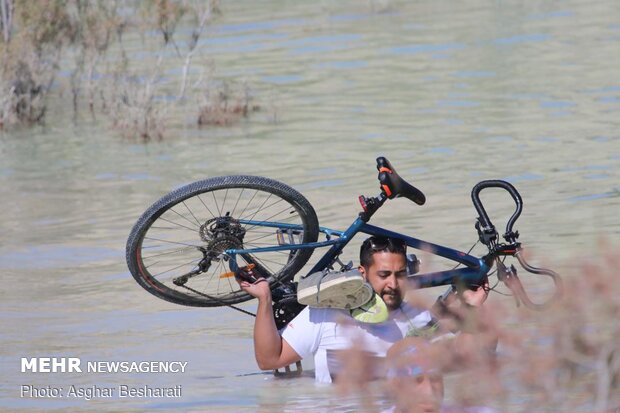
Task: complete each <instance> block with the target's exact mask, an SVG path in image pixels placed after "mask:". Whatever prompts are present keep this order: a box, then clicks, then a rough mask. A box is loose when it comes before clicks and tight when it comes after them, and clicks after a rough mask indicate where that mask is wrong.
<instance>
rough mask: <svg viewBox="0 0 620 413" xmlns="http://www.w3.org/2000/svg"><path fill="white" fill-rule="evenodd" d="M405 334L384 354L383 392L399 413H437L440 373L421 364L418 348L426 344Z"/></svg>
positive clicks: (442, 387) (442, 391) (442, 386)
mask: <svg viewBox="0 0 620 413" xmlns="http://www.w3.org/2000/svg"><path fill="white" fill-rule="evenodd" d="M426 345H427V344H426V343H423V342H422V341H421V340H420V339H418V338H413V337H408V338H405V339H403V340H401V341H399V342H398V343H396V344H394V345H393V346H392V347H391V348H390V350H389V351H388V353H387V357H386V364H387V381H386V385H387V389H386V390H387V393H388V394H389V396H390V398H391V399H392V401H393V402H394V404H395V405H396V408H397V411H398V412H402V413H439V412H440V411H441V404H442V402H443V396H444V383H443V376H442V375H441V373H440V372H438V371H437V370H435V369H431V368H429V367H430V366H428V365H427V366H423V364H428V360H426V361H427V363H423V361H424V360H423V359H425V357H423V356H422V355H421V354H420V352H419V351H418V349H420V348H423V347H424V346H426Z"/></svg>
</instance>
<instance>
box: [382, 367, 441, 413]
mask: <svg viewBox="0 0 620 413" xmlns="http://www.w3.org/2000/svg"><path fill="white" fill-rule="evenodd" d="M388 385H389V388H388V392H389V393H390V395H391V396H392V400H394V402H395V404H396V406H397V407H398V408H399V411H401V412H404V413H439V412H440V411H441V404H442V401H443V377H442V376H441V375H439V374H429V373H425V374H420V375H418V376H415V377H398V378H394V379H391V380H390V381H389V383H388Z"/></svg>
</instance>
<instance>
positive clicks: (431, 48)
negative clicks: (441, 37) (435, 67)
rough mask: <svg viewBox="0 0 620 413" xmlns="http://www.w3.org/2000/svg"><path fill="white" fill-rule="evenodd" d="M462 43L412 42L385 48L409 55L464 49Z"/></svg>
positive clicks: (389, 51)
mask: <svg viewBox="0 0 620 413" xmlns="http://www.w3.org/2000/svg"><path fill="white" fill-rule="evenodd" d="M465 47H466V46H465V44H463V43H440V44H412V45H407V46H397V47H392V48H390V49H388V50H387V52H388V53H391V54H396V55H410V54H419V53H437V52H452V51H456V50H461V49H464V48H465Z"/></svg>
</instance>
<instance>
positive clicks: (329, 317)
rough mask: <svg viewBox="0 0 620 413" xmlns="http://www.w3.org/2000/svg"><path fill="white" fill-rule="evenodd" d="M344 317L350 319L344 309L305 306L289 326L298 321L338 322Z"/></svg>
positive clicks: (316, 322)
mask: <svg viewBox="0 0 620 413" xmlns="http://www.w3.org/2000/svg"><path fill="white" fill-rule="evenodd" d="M346 319H351V315H350V314H349V312H348V311H346V310H341V309H338V308H317V307H310V306H307V307H306V308H304V309H303V310H301V312H300V313H299V314H297V316H296V317H295V318H294V319H293V320H292V321H291V322H290V323H289V326H291V325H293V326H294V324H295V323H296V322H297V323H298V324H299V323H315V324H320V323H330V322H333V323H340V322H343V321H344V320H346Z"/></svg>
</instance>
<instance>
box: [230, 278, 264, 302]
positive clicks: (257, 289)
mask: <svg viewBox="0 0 620 413" xmlns="http://www.w3.org/2000/svg"><path fill="white" fill-rule="evenodd" d="M237 282H238V283H239V286H240V287H241V289H242V290H243V291H245V292H246V293H248V294H250V295H251V296H252V297H254V298H258V300H259V301H262V300H271V289H270V288H269V283H268V282H267V280H266V279H264V278H263V277H261V278H259V279H258V280H256V281H255V282H253V283H250V282H247V281H239V280H237Z"/></svg>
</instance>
